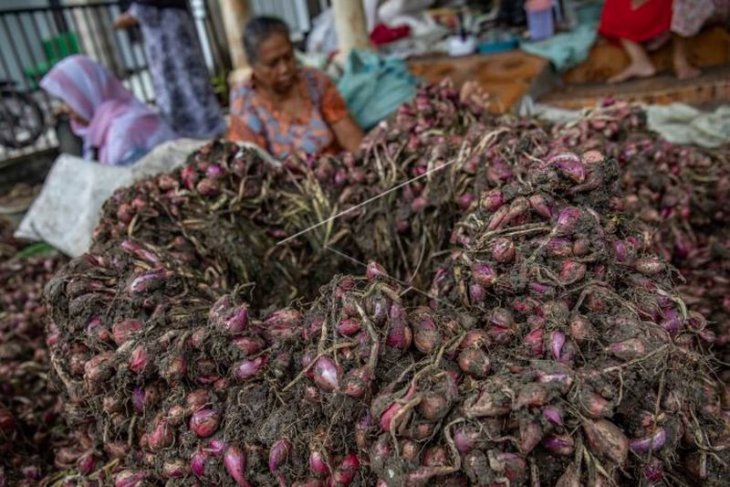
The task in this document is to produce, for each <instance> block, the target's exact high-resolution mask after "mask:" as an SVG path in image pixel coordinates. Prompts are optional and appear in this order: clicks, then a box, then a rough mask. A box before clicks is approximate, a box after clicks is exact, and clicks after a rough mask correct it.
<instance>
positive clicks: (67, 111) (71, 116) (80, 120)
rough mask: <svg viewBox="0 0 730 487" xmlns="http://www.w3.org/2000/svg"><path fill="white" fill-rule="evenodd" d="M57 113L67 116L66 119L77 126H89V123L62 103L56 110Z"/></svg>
mask: <svg viewBox="0 0 730 487" xmlns="http://www.w3.org/2000/svg"><path fill="white" fill-rule="evenodd" d="M58 111H59V113H62V114H66V115H68V118H69V119H70V120H73V121H74V122H76V123H77V124H79V125H82V126H86V125H89V121H88V120H86V119H85V118H84V117H82V116H81V115H79V114H78V113H76V112H75V111H74V110H73V108H71V107H70V106H68V105H67V104H65V103H63V104H61V106H60V108H59V109H58Z"/></svg>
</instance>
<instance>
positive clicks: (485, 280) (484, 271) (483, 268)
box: [471, 262, 497, 288]
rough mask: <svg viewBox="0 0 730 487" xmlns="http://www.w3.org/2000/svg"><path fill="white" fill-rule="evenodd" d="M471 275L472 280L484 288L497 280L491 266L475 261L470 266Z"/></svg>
mask: <svg viewBox="0 0 730 487" xmlns="http://www.w3.org/2000/svg"><path fill="white" fill-rule="evenodd" d="M471 276H472V279H473V280H474V282H476V283H477V284H479V285H480V286H482V287H484V288H489V287H491V286H492V284H494V282H495V281H496V280H497V274H496V273H495V272H494V269H493V268H492V266H490V265H489V264H486V263H480V262H476V263H474V264H472V266H471Z"/></svg>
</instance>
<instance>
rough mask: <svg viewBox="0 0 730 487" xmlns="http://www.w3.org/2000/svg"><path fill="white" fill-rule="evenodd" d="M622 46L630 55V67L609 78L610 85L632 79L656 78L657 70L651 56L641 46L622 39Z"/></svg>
mask: <svg viewBox="0 0 730 487" xmlns="http://www.w3.org/2000/svg"><path fill="white" fill-rule="evenodd" d="M621 46H622V47H623V48H624V50H625V51H626V54H628V55H629V61H630V63H629V65H628V66H627V67H626V69H624V70H623V71H621V72H620V73H618V74H617V75H616V76H613V77H612V78H609V80H608V82H609V83H621V82H622V81H626V80H628V79H631V78H648V77H650V76H654V74H655V73H656V69H655V68H654V65H653V64H652V63H651V60H650V59H649V56H648V55H647V54H646V51H645V50H644V48H643V47H641V45H640V44H637V43H636V42H634V41H630V40H628V39H621Z"/></svg>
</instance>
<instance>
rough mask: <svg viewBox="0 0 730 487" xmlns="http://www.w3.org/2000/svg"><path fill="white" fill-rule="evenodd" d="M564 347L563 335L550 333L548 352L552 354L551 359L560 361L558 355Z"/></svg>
mask: <svg viewBox="0 0 730 487" xmlns="http://www.w3.org/2000/svg"><path fill="white" fill-rule="evenodd" d="M563 345H565V334H563V332H560V331H553V332H551V333H550V351H551V352H552V355H553V359H555V360H560V354H561V351H562V350H563Z"/></svg>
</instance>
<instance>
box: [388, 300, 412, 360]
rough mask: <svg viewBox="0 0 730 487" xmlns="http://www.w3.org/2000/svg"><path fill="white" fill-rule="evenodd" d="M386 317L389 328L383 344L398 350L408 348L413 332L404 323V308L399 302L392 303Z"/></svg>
mask: <svg viewBox="0 0 730 487" xmlns="http://www.w3.org/2000/svg"><path fill="white" fill-rule="evenodd" d="M388 318H389V319H390V328H389V330H388V336H387V338H386V340H385V344H386V345H387V346H389V347H392V348H397V349H400V350H406V349H408V348H409V347H410V346H411V343H412V341H413V332H412V331H411V329H410V327H409V326H408V325H406V322H405V320H406V312H405V310H404V309H403V307H402V306H401V305H400V304H398V303H393V304H391V305H390V308H389V309H388Z"/></svg>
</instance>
